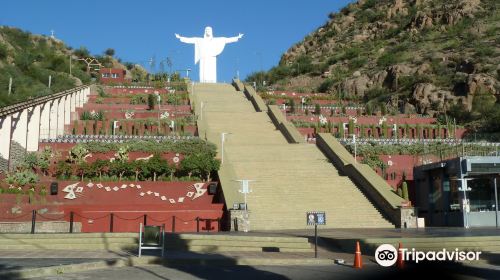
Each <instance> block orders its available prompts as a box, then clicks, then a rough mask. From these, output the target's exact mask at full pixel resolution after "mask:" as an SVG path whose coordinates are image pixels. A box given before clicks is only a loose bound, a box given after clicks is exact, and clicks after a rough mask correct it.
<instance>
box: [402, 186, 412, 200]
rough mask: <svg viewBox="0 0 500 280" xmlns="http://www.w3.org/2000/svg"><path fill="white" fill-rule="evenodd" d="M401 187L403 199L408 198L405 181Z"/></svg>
mask: <svg viewBox="0 0 500 280" xmlns="http://www.w3.org/2000/svg"><path fill="white" fill-rule="evenodd" d="M401 188H402V189H403V196H402V197H403V199H404V200H406V201H408V200H410V196H409V195H408V184H407V183H406V182H403V184H402V185H401Z"/></svg>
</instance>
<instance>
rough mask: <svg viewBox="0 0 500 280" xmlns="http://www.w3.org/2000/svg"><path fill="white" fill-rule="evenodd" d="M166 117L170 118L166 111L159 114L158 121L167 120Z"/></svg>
mask: <svg viewBox="0 0 500 280" xmlns="http://www.w3.org/2000/svg"><path fill="white" fill-rule="evenodd" d="M168 117H170V114H169V113H168V112H166V111H165V112H163V113H161V115H160V119H162V120H163V119H168Z"/></svg>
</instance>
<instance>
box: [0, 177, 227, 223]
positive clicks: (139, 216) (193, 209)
mask: <svg viewBox="0 0 500 280" xmlns="http://www.w3.org/2000/svg"><path fill="white" fill-rule="evenodd" d="M75 183H78V184H77V186H76V187H82V191H81V192H75V194H76V198H75V199H73V200H69V199H66V198H64V197H65V196H66V195H68V192H63V191H62V190H63V189H64V188H65V187H66V186H68V185H71V184H75ZM94 184H95V185H94V186H92V187H88V186H87V182H85V183H84V182H69V181H60V182H59V193H58V195H57V196H51V195H47V196H45V197H44V199H45V202H43V203H41V202H40V201H41V198H40V197H39V198H38V199H37V201H38V203H37V204H28V203H27V201H26V199H25V198H26V196H24V197H23V200H21V201H19V203H18V205H16V203H15V202H14V201H15V199H16V198H15V197H16V195H10V194H1V195H0V220H1V221H30V220H31V210H37V211H38V213H39V214H38V215H37V221H50V220H64V221H70V213H71V212H73V218H74V221H75V222H81V223H82V231H83V232H109V231H110V225H111V221H113V231H114V232H137V231H138V228H139V223H143V222H144V215H146V223H147V224H148V225H162V224H165V225H166V227H167V230H168V231H171V230H172V226H173V223H174V219H175V231H176V232H194V231H196V230H197V221H196V219H197V218H200V219H212V220H213V221H212V222H211V224H210V227H211V231H214V230H215V231H217V230H219V228H218V224H217V222H216V221H215V220H216V219H220V218H222V215H223V204H222V203H215V202H214V196H213V195H209V194H208V191H205V192H204V193H202V192H203V191H199V190H207V186H208V184H206V183H196V182H138V183H137V182H102V185H103V187H102V188H99V187H98V186H97V184H96V183H94ZM124 184H125V185H127V187H126V188H122V185H124ZM130 184H134V187H131V186H130ZM195 184H200V186H201V188H199V190H197V189H196V187H195ZM137 185H140V189H139V188H138V187H137ZM106 187H110V188H111V189H110V190H109V191H107V190H106ZM114 187H117V188H118V189H117V190H114V189H113V188H114ZM75 190H76V189H75ZM148 192H151V194H148ZM198 192H199V193H200V196H199V197H196V193H198ZM141 193H144V195H143V196H141ZM155 193H158V196H156V195H155ZM161 196H165V198H166V200H162V199H161ZM169 199H173V200H174V201H175V203H172V202H171V201H169ZM13 207H15V208H16V209H18V211H20V213H19V214H12V208H13ZM111 214H113V215H111ZM174 216H175V218H174ZM198 226H199V230H200V231H204V230H206V226H207V221H200V222H199V224H198Z"/></svg>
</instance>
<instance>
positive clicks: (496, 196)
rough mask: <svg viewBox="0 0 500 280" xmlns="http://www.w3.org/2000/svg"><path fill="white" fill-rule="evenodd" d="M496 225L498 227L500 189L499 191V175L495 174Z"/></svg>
mask: <svg viewBox="0 0 500 280" xmlns="http://www.w3.org/2000/svg"><path fill="white" fill-rule="evenodd" d="M494 182H495V226H496V227H497V228H498V191H497V175H496V174H495V179H494Z"/></svg>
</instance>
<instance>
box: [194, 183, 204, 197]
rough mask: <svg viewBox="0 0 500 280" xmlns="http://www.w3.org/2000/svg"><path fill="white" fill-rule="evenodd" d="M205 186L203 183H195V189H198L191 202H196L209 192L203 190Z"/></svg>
mask: <svg viewBox="0 0 500 280" xmlns="http://www.w3.org/2000/svg"><path fill="white" fill-rule="evenodd" d="M203 185H204V184H203V183H195V184H194V188H195V189H196V193H195V194H194V197H193V198H192V199H191V200H195V199H197V198H198V197H200V196H202V195H204V194H205V193H206V192H207V189H202V188H203Z"/></svg>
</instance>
